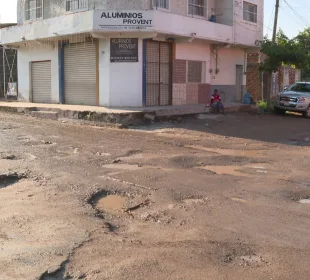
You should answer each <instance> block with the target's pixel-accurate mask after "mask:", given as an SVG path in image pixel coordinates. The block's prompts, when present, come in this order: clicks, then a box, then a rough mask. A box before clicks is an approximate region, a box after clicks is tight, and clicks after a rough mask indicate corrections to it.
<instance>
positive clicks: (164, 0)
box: [153, 0, 169, 10]
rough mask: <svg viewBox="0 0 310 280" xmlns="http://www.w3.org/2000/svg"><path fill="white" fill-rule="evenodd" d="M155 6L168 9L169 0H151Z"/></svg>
mask: <svg viewBox="0 0 310 280" xmlns="http://www.w3.org/2000/svg"><path fill="white" fill-rule="evenodd" d="M153 3H154V6H155V7H156V8H162V9H167V10H169V0H153Z"/></svg>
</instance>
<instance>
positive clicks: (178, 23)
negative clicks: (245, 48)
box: [152, 10, 233, 44]
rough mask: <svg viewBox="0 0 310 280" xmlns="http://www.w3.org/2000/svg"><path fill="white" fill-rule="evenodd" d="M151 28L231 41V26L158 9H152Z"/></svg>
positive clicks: (178, 34)
mask: <svg viewBox="0 0 310 280" xmlns="http://www.w3.org/2000/svg"><path fill="white" fill-rule="evenodd" d="M152 29H153V30H154V31H155V32H157V33H164V34H169V35H176V36H182V37H187V38H197V39H203V40H209V41H213V42H222V43H227V44H229V43H232V42H233V27H232V26H228V25H224V24H219V23H214V22H210V21H207V20H206V19H200V18H193V17H187V16H181V15H176V14H171V13H168V12H164V11H159V10H157V11H156V10H155V11H153V28H152Z"/></svg>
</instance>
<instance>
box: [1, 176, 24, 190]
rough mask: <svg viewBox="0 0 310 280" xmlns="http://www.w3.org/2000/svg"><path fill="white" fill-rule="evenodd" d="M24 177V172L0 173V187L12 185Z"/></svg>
mask: <svg viewBox="0 0 310 280" xmlns="http://www.w3.org/2000/svg"><path fill="white" fill-rule="evenodd" d="M24 177H25V175H24V174H18V173H8V174H1V175H0V189H3V188H6V187H9V186H12V185H14V184H16V183H17V182H18V181H19V180H21V179H22V178H24Z"/></svg>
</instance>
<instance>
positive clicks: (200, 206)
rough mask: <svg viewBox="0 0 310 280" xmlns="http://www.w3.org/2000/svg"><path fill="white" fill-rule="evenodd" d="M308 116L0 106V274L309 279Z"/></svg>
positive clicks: (45, 278) (50, 279) (44, 278)
mask: <svg viewBox="0 0 310 280" xmlns="http://www.w3.org/2000/svg"><path fill="white" fill-rule="evenodd" d="M309 124H310V122H309V120H305V119H302V118H299V117H296V116H286V117H278V116H272V115H270V116H268V115H266V116H254V115H246V114H236V115H229V116H200V117H199V118H198V119H196V118H186V119H178V120H176V121H172V122H160V123H154V124H152V125H149V126H144V127H132V128H131V129H117V128H102V127H98V126H90V125H81V124H79V123H76V122H74V123H73V122H70V121H59V122H57V121H49V120H37V119H34V118H31V117H26V116H22V115H13V114H5V113H0V143H1V146H0V167H1V169H0V210H1V211H0V279H1V280H11V279H12V280H19V279H20V280H24V279H31V280H32V279H39V280H56V279H57V280H58V279H90V280H93V279H99V280H105V279H111V280H125V279H128V280H129V279H130V280H132V279H139V280H140V279H141V280H142V279H143V280H144V279H149V280H152V279H154V280H155V279H166V280H170V279H171V280H175V279H179V280H181V279H184V280H188V279H195V280H200V279H201V280H206V279H210V280H217V279H221V280H222V279H223V280H224V279H232V280H242V279H279V280H280V279H281V280H291V279H299V280H301V279H305V280H306V279H309V278H310V267H309V259H310V219H309V218H310V204H309V199H310V173H309V167H310V164H309V156H310V147H309V146H310V129H309V127H310V126H309Z"/></svg>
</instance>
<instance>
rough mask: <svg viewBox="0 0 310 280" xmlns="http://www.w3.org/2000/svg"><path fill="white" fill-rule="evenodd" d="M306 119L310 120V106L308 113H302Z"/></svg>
mask: <svg viewBox="0 0 310 280" xmlns="http://www.w3.org/2000/svg"><path fill="white" fill-rule="evenodd" d="M302 116H303V117H304V118H310V106H309V107H308V109H307V111H305V112H303V113H302Z"/></svg>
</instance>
